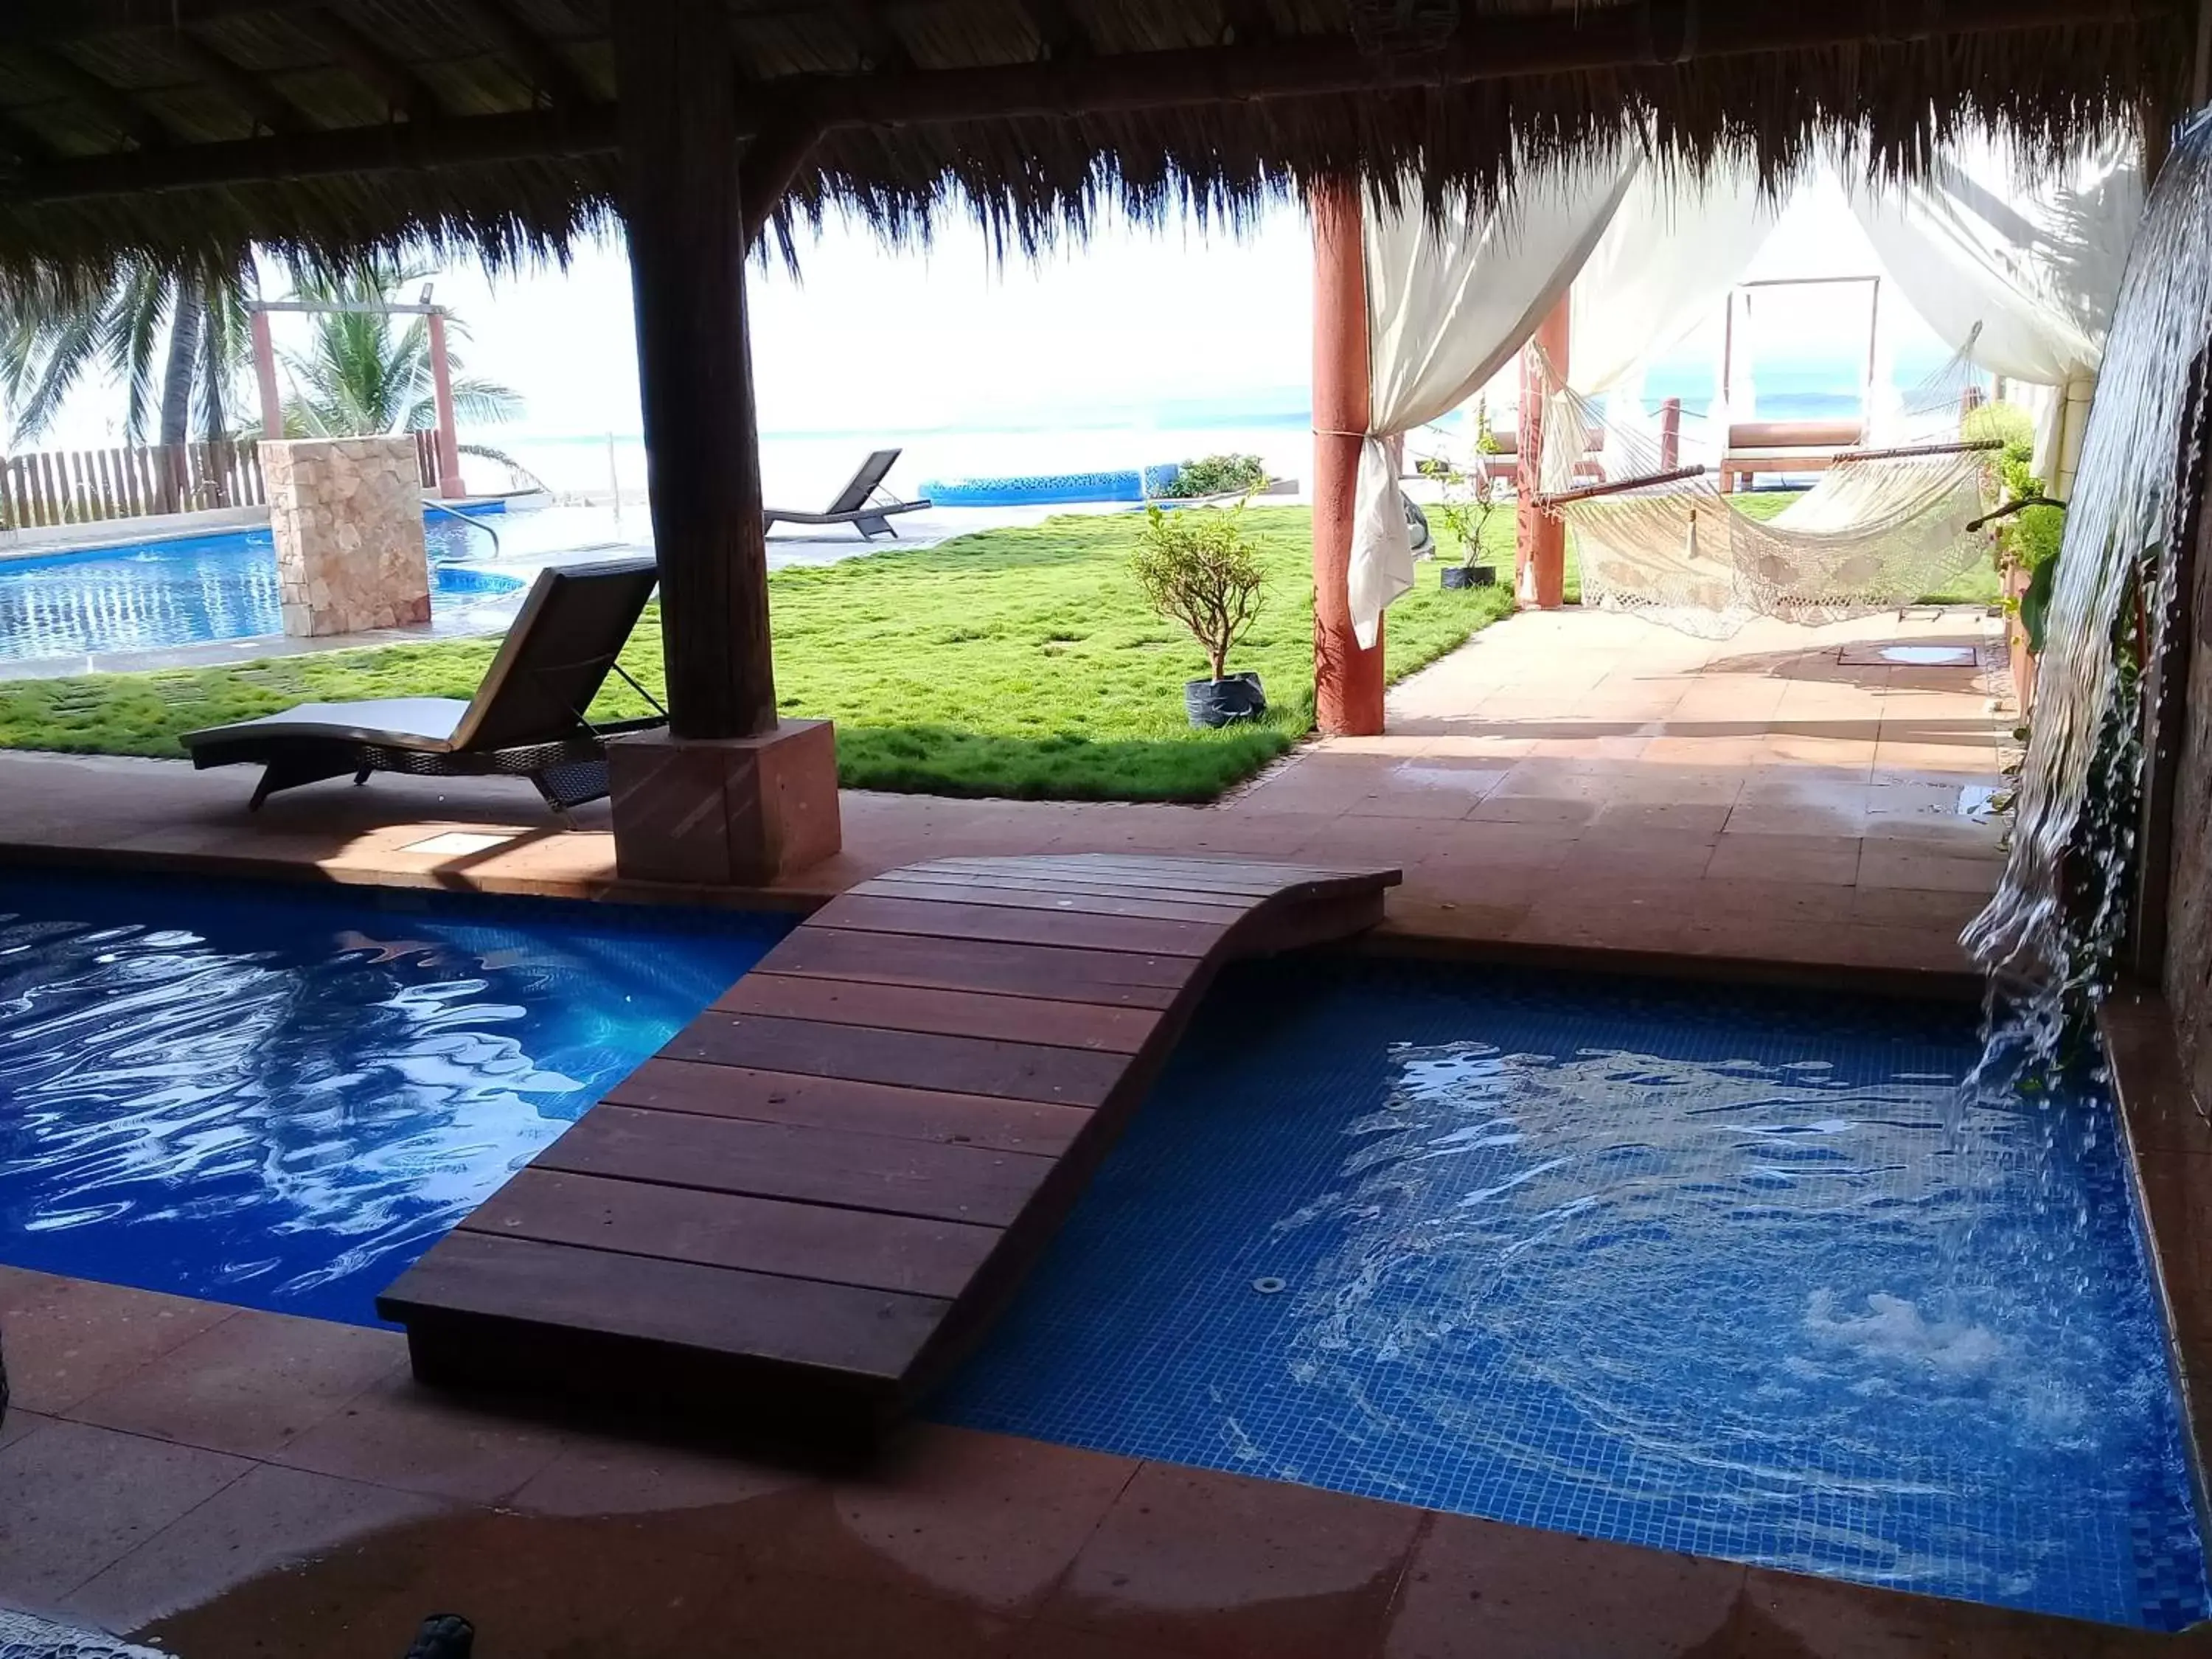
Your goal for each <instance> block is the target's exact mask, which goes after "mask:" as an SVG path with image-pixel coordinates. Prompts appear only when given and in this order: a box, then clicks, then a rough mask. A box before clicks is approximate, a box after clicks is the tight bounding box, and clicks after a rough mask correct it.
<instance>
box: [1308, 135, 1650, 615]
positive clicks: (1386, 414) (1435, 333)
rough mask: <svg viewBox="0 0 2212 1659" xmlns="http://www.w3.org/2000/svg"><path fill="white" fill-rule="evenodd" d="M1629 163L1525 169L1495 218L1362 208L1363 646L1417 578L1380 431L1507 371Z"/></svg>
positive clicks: (1359, 510)
mask: <svg viewBox="0 0 2212 1659" xmlns="http://www.w3.org/2000/svg"><path fill="white" fill-rule="evenodd" d="M1636 168H1637V163H1636V162H1635V161H1632V160H1624V161H1609V162H1590V163H1583V164H1577V165H1572V166H1570V167H1564V168H1545V169H1542V170H1538V171H1532V172H1531V173H1529V174H1528V177H1527V178H1526V179H1524V181H1523V182H1522V185H1521V186H1520V188H1519V189H1518V191H1516V196H1515V198H1514V200H1513V202H1512V203H1511V204H1510V205H1509V206H1506V207H1504V208H1501V209H1500V210H1499V211H1498V212H1497V213H1495V214H1471V213H1469V212H1468V211H1466V210H1464V209H1461V208H1452V209H1448V210H1444V211H1443V213H1442V214H1441V215H1431V214H1429V213H1427V212H1426V211H1425V210H1424V209H1423V207H1422V205H1421V204H1420V203H1419V200H1418V199H1412V198H1409V199H1408V200H1407V202H1406V203H1405V204H1404V205H1403V206H1402V207H1401V208H1395V209H1394V208H1391V207H1389V205H1387V204H1384V203H1383V202H1382V201H1381V200H1379V199H1377V198H1376V197H1373V196H1372V195H1370V197H1369V199H1368V201H1367V204H1366V208H1367V211H1366V214H1365V238H1364V244H1365V245H1364V252H1365V262H1366V276H1367V361H1368V374H1369V381H1370V384H1369V404H1368V409H1369V414H1368V421H1367V441H1366V442H1365V443H1364V445H1362V446H1361V448H1360V453H1359V484H1358V493H1357V495H1356V498H1355V503H1354V516H1353V522H1352V571H1351V589H1352V592H1351V600H1352V626H1353V629H1354V630H1355V631H1356V632H1357V634H1358V639H1359V643H1360V645H1361V647H1363V648H1364V647H1371V646H1372V645H1373V644H1374V643H1375V640H1376V632H1377V630H1378V629H1379V627H1380V625H1381V622H1382V617H1383V607H1384V606H1385V605H1389V603H1390V602H1391V601H1392V600H1393V599H1396V598H1397V597H1398V596H1399V595H1400V594H1401V593H1403V592H1407V590H1408V589H1410V588H1411V587H1412V586H1413V544H1412V543H1411V542H1410V540H1409V539H1408V538H1407V533H1406V516H1405V512H1404V509H1403V508H1402V507H1401V506H1400V504H1399V499H1398V476H1397V468H1396V466H1395V465H1394V463H1393V460H1392V457H1391V444H1390V442H1389V440H1391V439H1392V438H1394V437H1397V436H1399V435H1402V434H1404V433H1407V432H1409V431H1411V430H1412V429H1413V428H1415V427H1417V426H1419V425H1422V424H1423V423H1424V422H1429V421H1433V420H1436V419H1437V417H1439V416H1443V415H1446V414H1449V412H1450V411H1451V410H1455V409H1456V408H1458V407H1459V406H1460V405H1461V404H1463V403H1465V402H1466V401H1467V400H1468V398H1471V397H1473V396H1474V394H1475V393H1476V392H1478V391H1480V389H1481V388H1482V386H1484V384H1485V383H1486V382H1487V381H1488V380H1489V379H1490V377H1491V376H1492V375H1493V374H1496V373H1497V372H1498V370H1499V369H1500V368H1504V366H1505V364H1506V363H1507V362H1508V361H1510V359H1511V357H1512V356H1513V354H1514V353H1515V352H1516V351H1518V350H1519V349H1521V346H1522V343H1523V342H1524V341H1526V340H1527V339H1528V337H1529V336H1530V335H1531V334H1532V333H1534V331H1535V329H1536V325H1537V324H1538V323H1540V322H1541V321H1542V320H1543V317H1544V313H1546V312H1547V311H1549V310H1550V309H1551V308H1552V307H1553V305H1554V304H1555V303H1557V301H1558V300H1559V295H1561V294H1563V293H1565V291H1566V289H1567V285H1568V284H1569V283H1571V282H1573V281H1574V277H1575V273H1576V272H1577V271H1578V270H1581V269H1582V267H1583V263H1584V262H1585V261H1586V260H1587V259H1588V258H1589V255H1590V251H1591V250H1592V249H1593V248H1594V247H1595V246H1597V242H1598V239H1599V238H1600V237H1601V236H1602V235H1603V234H1605V229H1606V227H1607V225H1608V224H1609V223H1610V222H1612V220H1613V213H1614V210H1616V209H1617V208H1619V206H1620V201H1621V197H1622V196H1623V195H1624V193H1625V192H1626V190H1627V188H1628V185H1629V183H1630V181H1631V179H1633V178H1634V176H1635V173H1636Z"/></svg>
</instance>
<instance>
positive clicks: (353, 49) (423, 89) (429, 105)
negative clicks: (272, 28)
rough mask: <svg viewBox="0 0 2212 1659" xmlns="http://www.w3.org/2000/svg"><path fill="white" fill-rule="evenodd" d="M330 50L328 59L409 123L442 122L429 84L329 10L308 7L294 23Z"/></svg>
mask: <svg viewBox="0 0 2212 1659" xmlns="http://www.w3.org/2000/svg"><path fill="white" fill-rule="evenodd" d="M294 21H296V22H297V23H299V24H300V26H301V27H303V28H305V29H307V32H308V33H311V34H313V36H314V37H315V39H316V40H319V41H321V42H322V43H323V45H324V46H326V47H327V48H329V50H330V53H331V56H332V57H333V58H337V60H338V62H339V63H340V64H343V65H344V67H345V69H346V70H347V71H348V72H349V73H350V74H351V75H353V76H355V77H356V78H357V79H359V80H360V81H362V82H364V83H365V84H366V85H368V87H369V88H371V89H372V90H373V91H374V92H375V94H377V96H378V97H380V98H381V99H383V100H384V102H385V106H386V108H387V109H389V110H391V111H392V112H396V113H398V114H403V115H404V116H405V117H406V118H408V119H409V120H410V121H414V122H418V123H419V122H428V121H436V120H440V119H442V118H444V116H445V113H446V107H445V105H444V104H443V103H442V102H441V100H439V97H438V94H437V93H436V92H435V90H434V89H433V88H431V86H430V83H429V82H427V81H425V80H424V79H423V78H422V76H419V75H417V74H416V72H415V71H414V70H412V69H410V67H409V66H408V65H406V64H403V63H401V62H400V61H399V60H398V58H394V57H393V56H392V54H391V53H390V52H386V50H385V49H384V48H383V47H382V46H379V45H378V44H377V43H376V42H375V41H374V40H371V39H370V38H369V37H368V35H366V34H364V33H362V32H361V30H360V29H359V28H358V27H356V26H355V25H354V24H353V23H352V22H350V21H348V20H347V19H346V18H344V17H343V16H342V15H339V13H338V12H337V9H335V8H333V7H330V6H310V7H307V9H304V10H302V11H301V12H300V13H299V14H298V15H297V16H296V17H295V19H294Z"/></svg>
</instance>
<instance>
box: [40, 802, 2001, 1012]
mask: <svg viewBox="0 0 2212 1659" xmlns="http://www.w3.org/2000/svg"><path fill="white" fill-rule="evenodd" d="M9 864H15V865H22V866H34V867H38V868H43V869H64V870H66V869H80V870H88V871H94V872H106V873H113V874H122V875H141V876H161V875H170V876H173V875H178V874H182V873H191V874H203V875H210V876H218V877H223V878H233V879H240V880H248V881H273V882H294V883H299V884H304V885H332V886H344V887H368V888H386V889H391V890H398V891H408V892H449V893H461V894H467V893H477V894H484V895H489V896H501V897H513V898H543V899H562V900H572V901H580V902H599V903H613V904H636V905H647V906H650V905H661V904H667V905H677V906H684V907H690V908H701V909H719V910H773V911H777V912H781V913H785V914H791V915H809V914H811V913H812V912H813V911H816V910H818V909H820V908H822V907H823V905H825V904H827V903H829V902H830V901H831V900H832V899H835V898H836V897H838V896H840V895H841V894H842V893H843V892H844V891H845V890H847V889H848V887H852V886H855V885H857V884H859V883H860V881H861V880H865V879H866V875H864V874H854V875H853V876H851V877H850V878H843V877H839V878H827V879H824V878H818V877H817V878H813V879H811V880H810V879H809V872H800V873H799V875H798V876H797V877H796V878H793V879H792V880H790V881H789V882H787V883H786V884H781V885H777V886H773V887H736V886H719V885H690V884H678V883H671V882H649V881H635V880H626V879H624V878H621V877H618V876H617V877H613V878H607V879H604V880H594V881H578V880H572V879H568V878H562V877H557V876H544V875H528V876H512V875H506V874H503V873H501V872H497V871H487V872H477V871H472V870H467V869H453V868H451V867H443V868H426V869H421V870H407V869H399V868H392V867H379V868H374V869H371V868H366V867H361V866H337V867H333V866H327V865H321V864H316V863H312V862H307V861H305V860H293V859H271V858H268V857H264V856H260V855H256V854H229V853H209V852H180V851H173V850H167V849H160V850H157V849H154V848H126V847H88V846H73V845H68V844H58V843H55V842H16V841H5V840H0V865H9ZM1328 948H1330V949H1332V950H1334V951H1346V952H1351V953H1354V954H1358V955H1364V956H1379V957H1406V958H1412V959H1418V960H1423V961H1433V962H1439V963H1461V964H1465V965H1474V966H1486V967H1501V968H1522V969H1541V970H1546V971H1553V972H1559V973H1589V974H1601V975H1626V976H1627V977H1631V978H1640V979H1665V980H1674V981H1690V982H1692V983H1707V984H1719V985H1755V986H1769V987H1783V988H1788V989H1799V990H1807V991H1832V992H1836V993H1838V994H1847V995H1852V996H1869V997H1879V998H1886V999H1894V1000H1907V1001H1939V1002H1950V1003H1968V1002H1972V1003H1978V1002H1979V1001H1980V1000H1982V996H1983V990H1984V987H1983V981H1982V980H1981V978H1980V976H1979V975H1975V974H1972V973H1966V972H1963V971H1953V970H1949V969H1936V968H1902V967H1894V966H1872V965H1868V964H1864V963H1827V962H1805V961H1790V960H1787V959H1784V958H1780V957H1747V956H1731V955H1718V954H1714V955H1703V954H1692V953H1688V952H1679V951H1649V950H1635V949H1630V948H1624V947H1620V946H1614V945H1563V944H1557V943H1546V942H1540V941H1534V940H1521V939H1494V938H1492V939H1486V938H1481V937H1478V936H1471V935H1468V934H1464V933H1430V932H1426V931H1424V930H1423V929H1421V928H1419V927H1415V926H1409V925H1408V924H1407V923H1406V922H1405V921H1401V920H1398V919H1395V918H1386V919H1385V921H1383V923H1382V925H1381V926H1379V927H1376V928H1375V929H1373V930H1372V931H1371V932H1369V933H1364V934H1362V935H1360V936H1358V938H1356V939H1349V940H1346V941H1345V942H1344V943H1342V944H1340V945H1333V946H1330V947H1328Z"/></svg>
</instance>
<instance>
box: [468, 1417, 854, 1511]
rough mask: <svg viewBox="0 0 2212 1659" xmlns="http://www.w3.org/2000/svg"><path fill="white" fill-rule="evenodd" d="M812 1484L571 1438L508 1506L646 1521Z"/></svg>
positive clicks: (626, 1444)
mask: <svg viewBox="0 0 2212 1659" xmlns="http://www.w3.org/2000/svg"><path fill="white" fill-rule="evenodd" d="M810 1482H811V1476H809V1475H807V1474H804V1473H802V1472H800V1471H799V1470H796V1469H793V1468H786V1467H782V1466H779V1465H776V1464H771V1463H763V1462H750V1461H748V1460H746V1459H744V1458H741V1457H735V1456H730V1455H725V1454H723V1453H720V1452H716V1451H713V1450H708V1449H695V1448H691V1447H686V1446H673V1445H665V1444H659V1443H654V1442H653V1441H650V1440H645V1439H637V1440H626V1439H617V1438H613V1437H608V1436H605V1435H592V1436H588V1437H586V1436H571V1437H569V1438H568V1442H567V1443H565V1444H564V1445H563V1446H562V1449H561V1450H560V1451H559V1452H558V1453H557V1454H556V1455H555V1456H554V1458H553V1461H552V1462H550V1463H548V1464H547V1465H546V1466H545V1467H544V1468H542V1469H540V1470H539V1471H538V1473H537V1474H534V1475H532V1476H531V1478H530V1479H529V1480H527V1481H526V1482H525V1483H524V1484H523V1485H522V1486H521V1487H520V1489H519V1490H518V1491H517V1492H515V1493H514V1495H513V1498H510V1499H509V1500H508V1502H509V1503H510V1504H512V1505H513V1507H514V1508H515V1509H518V1510H524V1511H526V1512H527V1513H531V1514H537V1515H556V1516H589V1515H645V1514H656V1513H660V1512H663V1511H667V1510H697V1509H706V1508H709V1507H712V1506H714V1505H719V1504H742V1503H745V1502H749V1501H750V1500H751V1499H753V1498H763V1497H766V1496H768V1495H769V1494H771V1493H775V1492H787V1491H789V1490H791V1489H793V1487H797V1486H805V1485H808V1484H810Z"/></svg>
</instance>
